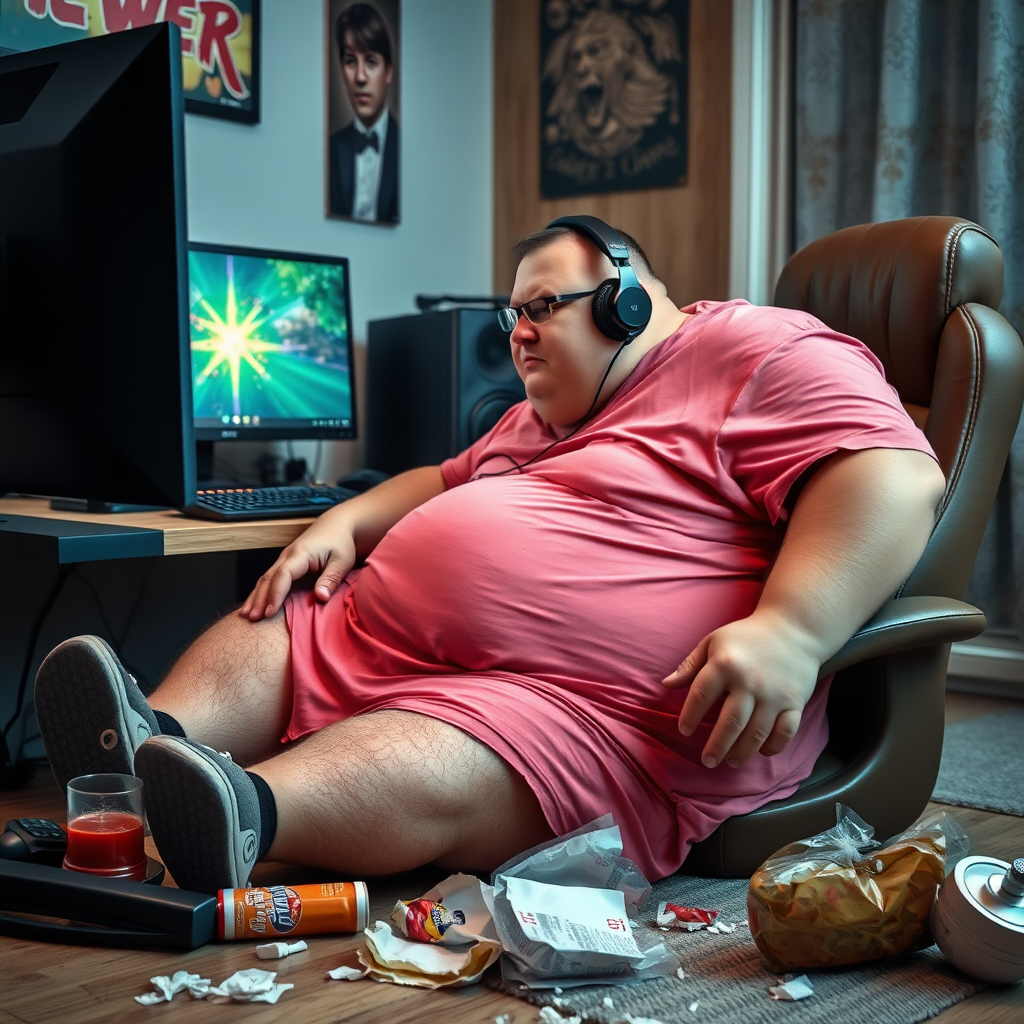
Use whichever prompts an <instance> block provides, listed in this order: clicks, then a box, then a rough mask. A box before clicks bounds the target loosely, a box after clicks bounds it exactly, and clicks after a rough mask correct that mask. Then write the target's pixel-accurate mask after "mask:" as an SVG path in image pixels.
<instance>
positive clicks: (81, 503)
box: [50, 498, 168, 515]
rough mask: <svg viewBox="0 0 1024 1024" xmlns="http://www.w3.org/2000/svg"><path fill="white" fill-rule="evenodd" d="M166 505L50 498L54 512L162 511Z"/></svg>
mask: <svg viewBox="0 0 1024 1024" xmlns="http://www.w3.org/2000/svg"><path fill="white" fill-rule="evenodd" d="M167 507H168V506H167V505H128V504H125V503H123V502H119V501H98V500H97V499H95V498H51V499H50V508H52V509H53V510H54V511H55V512H96V513H99V514H100V515H106V514H113V513H117V512H163V511H166V509H167Z"/></svg>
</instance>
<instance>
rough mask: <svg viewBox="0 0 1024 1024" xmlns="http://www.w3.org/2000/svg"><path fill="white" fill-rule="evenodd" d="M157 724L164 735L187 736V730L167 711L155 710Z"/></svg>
mask: <svg viewBox="0 0 1024 1024" xmlns="http://www.w3.org/2000/svg"><path fill="white" fill-rule="evenodd" d="M153 714H154V715H156V724H157V725H159V726H160V732H161V733H162V734H163V735H164V736H180V737H182V739H184V738H185V730H184V729H182V727H181V726H180V725H179V724H178V723H177V721H176V720H175V719H173V718H171V716H170V715H169V714H167V712H166V711H154V712H153Z"/></svg>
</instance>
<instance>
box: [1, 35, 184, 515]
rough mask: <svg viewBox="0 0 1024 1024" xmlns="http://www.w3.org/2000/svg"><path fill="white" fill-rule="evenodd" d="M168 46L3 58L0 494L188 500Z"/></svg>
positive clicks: (72, 49) (110, 39)
mask: <svg viewBox="0 0 1024 1024" xmlns="http://www.w3.org/2000/svg"><path fill="white" fill-rule="evenodd" d="M181 75H182V71H181V37H180V34H179V32H178V29H177V27H176V26H174V25H171V24H169V23H162V24H159V25H154V26H150V27H148V28H139V29H132V30H131V31H127V32H118V33H114V34H112V35H106V36H96V37H91V38H87V39H83V40H80V41H77V42H72V43H65V44H62V45H60V46H52V47H46V48H44V49H39V50H33V51H29V52H26V53H14V54H9V55H7V56H3V57H0V340H2V345H0V439H2V441H0V493H10V492H18V493H30V494H43V495H54V496H61V497H66V498H76V499H90V500H94V501H95V502H96V503H97V504H100V503H103V502H123V503H137V504H140V505H164V506H166V505H172V506H184V505H189V504H191V503H192V502H193V500H194V495H195V482H196V472H195V455H196V450H195V439H194V436H193V423H192V393H191V387H190V373H189V364H190V350H189V337H188V291H187V284H188V279H187V220H186V210H185V150H184V145H185V117H184V100H183V93H182V79H181Z"/></svg>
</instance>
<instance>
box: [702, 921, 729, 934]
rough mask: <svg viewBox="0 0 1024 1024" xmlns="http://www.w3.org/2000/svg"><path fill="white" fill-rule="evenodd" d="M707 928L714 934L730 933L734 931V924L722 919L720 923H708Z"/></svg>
mask: <svg viewBox="0 0 1024 1024" xmlns="http://www.w3.org/2000/svg"><path fill="white" fill-rule="evenodd" d="M707 930H708V931H709V932H713V933H714V934H715V935H731V934H732V933H733V932H734V931H736V925H734V924H726V923H725V922H724V921H723V922H722V923H721V924H712V925H709V926H708V928H707Z"/></svg>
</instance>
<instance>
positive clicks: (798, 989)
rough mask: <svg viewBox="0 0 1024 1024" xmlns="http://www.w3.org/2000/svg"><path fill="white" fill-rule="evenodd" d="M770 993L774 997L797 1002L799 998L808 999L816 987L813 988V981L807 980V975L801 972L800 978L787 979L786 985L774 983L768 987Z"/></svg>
mask: <svg viewBox="0 0 1024 1024" xmlns="http://www.w3.org/2000/svg"><path fill="white" fill-rule="evenodd" d="M768 995H770V996H771V997H772V999H783V1000H786V1001H788V1002H796V1000H797V999H806V998H807V997H808V996H813V995H814V989H813V988H811V983H810V981H808V980H807V975H806V974H801V975H800V977H799V978H794V979H793V980H792V981H787V982H786V983H785V984H784V985H772V986H771V987H770V988H769V989H768Z"/></svg>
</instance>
